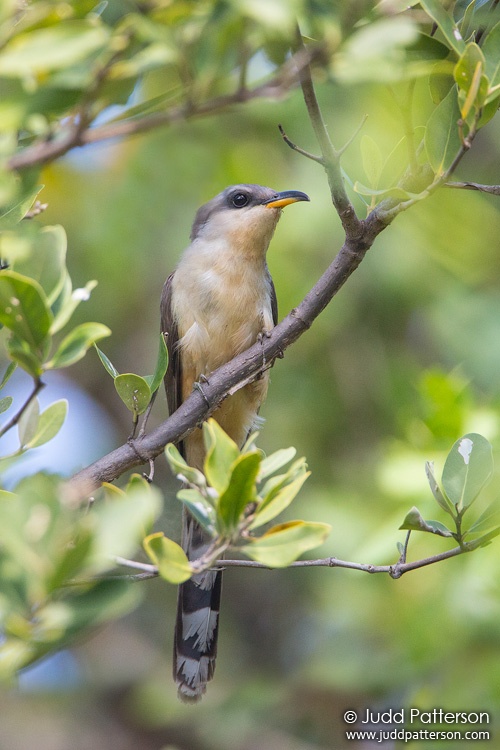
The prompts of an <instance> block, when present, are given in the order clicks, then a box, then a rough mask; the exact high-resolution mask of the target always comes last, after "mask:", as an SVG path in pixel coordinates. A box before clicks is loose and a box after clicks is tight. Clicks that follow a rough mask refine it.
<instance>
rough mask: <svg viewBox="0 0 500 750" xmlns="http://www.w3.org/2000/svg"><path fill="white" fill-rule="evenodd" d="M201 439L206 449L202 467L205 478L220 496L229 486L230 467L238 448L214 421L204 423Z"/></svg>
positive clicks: (237, 454)
mask: <svg viewBox="0 0 500 750" xmlns="http://www.w3.org/2000/svg"><path fill="white" fill-rule="evenodd" d="M203 439H204V442H205V449H206V457H205V463H204V466H203V468H204V471H205V476H206V478H207V479H208V482H209V484H210V485H211V486H212V487H214V488H215V489H216V490H217V492H218V493H219V495H222V493H223V492H224V490H225V489H226V487H227V485H228V484H229V477H230V475H231V467H232V465H233V463H234V461H236V459H237V458H238V456H239V450H238V446H237V445H236V443H235V442H234V440H231V438H230V437H229V436H228V435H226V433H225V432H224V430H223V429H222V427H221V426H220V425H219V424H218V423H217V422H216V421H215V419H209V420H208V421H207V422H204V424H203Z"/></svg>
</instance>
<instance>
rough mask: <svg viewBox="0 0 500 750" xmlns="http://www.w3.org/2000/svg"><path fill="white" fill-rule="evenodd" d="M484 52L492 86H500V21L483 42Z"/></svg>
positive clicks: (486, 68) (487, 72) (487, 73)
mask: <svg viewBox="0 0 500 750" xmlns="http://www.w3.org/2000/svg"><path fill="white" fill-rule="evenodd" d="M482 52H483V55H484V59H485V70H486V75H487V76H488V80H489V82H490V86H491V87H492V88H493V87H494V86H497V85H498V84H500V21H499V22H498V23H497V24H495V26H493V28H492V29H491V31H490V32H489V33H488V34H487V36H486V38H485V39H484V41H483V45H482Z"/></svg>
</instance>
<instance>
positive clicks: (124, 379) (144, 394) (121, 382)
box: [115, 372, 151, 415]
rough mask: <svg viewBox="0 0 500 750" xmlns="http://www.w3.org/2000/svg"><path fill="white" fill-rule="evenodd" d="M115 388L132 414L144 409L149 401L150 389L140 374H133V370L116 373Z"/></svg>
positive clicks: (141, 411) (139, 412)
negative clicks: (120, 373)
mask: <svg viewBox="0 0 500 750" xmlns="http://www.w3.org/2000/svg"><path fill="white" fill-rule="evenodd" d="M115 388H116V392H117V393H118V395H119V396H120V398H121V400H122V401H123V403H124V404H125V406H126V407H127V409H128V410H129V411H131V412H132V413H133V414H134V415H138V414H142V413H143V412H145V411H146V409H147V408H148V406H149V402H150V401H151V390H150V388H149V385H148V384H147V383H146V381H145V380H144V378H141V377H140V375H135V374H134V373H133V372H127V373H125V374H123V375H117V377H116V378H115Z"/></svg>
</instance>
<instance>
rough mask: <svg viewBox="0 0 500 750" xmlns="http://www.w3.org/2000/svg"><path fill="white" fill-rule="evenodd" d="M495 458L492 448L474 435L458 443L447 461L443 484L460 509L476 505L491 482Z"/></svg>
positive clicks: (471, 434) (480, 436)
mask: <svg viewBox="0 0 500 750" xmlns="http://www.w3.org/2000/svg"><path fill="white" fill-rule="evenodd" d="M492 472H493V456H492V449H491V445H490V443H489V442H488V440H486V438H484V437H483V436H482V435H478V434H476V433H474V432H471V433H468V434H467V435H464V436H463V437H462V438H460V440H457V442H456V443H455V445H454V446H453V448H452V449H451V451H450V453H449V454H448V458H447V459H446V463H445V465H444V469H443V476H442V480H441V481H442V484H443V489H444V491H445V492H446V494H447V495H448V498H449V499H450V500H451V502H452V503H453V504H454V505H455V507H456V508H458V509H459V510H461V509H463V508H467V507H468V506H469V505H471V503H473V502H474V500H475V499H476V497H477V496H478V494H479V493H480V492H481V490H482V489H483V487H484V486H485V484H486V483H487V482H488V481H489V480H490V479H491V475H492Z"/></svg>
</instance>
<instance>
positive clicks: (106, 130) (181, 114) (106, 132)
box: [8, 50, 310, 170]
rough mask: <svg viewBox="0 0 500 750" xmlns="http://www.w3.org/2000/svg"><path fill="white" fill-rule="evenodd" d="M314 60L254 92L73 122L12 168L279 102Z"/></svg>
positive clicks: (300, 59)
mask: <svg viewBox="0 0 500 750" xmlns="http://www.w3.org/2000/svg"><path fill="white" fill-rule="evenodd" d="M309 60H310V56H309V54H308V53H307V52H306V51H303V50H301V51H299V52H298V53H297V54H295V55H294V56H293V57H292V58H290V60H287V61H286V62H285V63H284V65H282V67H281V68H280V69H279V70H278V71H277V73H276V75H275V76H273V77H272V78H271V79H269V80H268V81H266V82H265V83H262V84H259V85H258V86H255V87H254V88H253V89H247V88H238V89H237V90H236V91H234V92H233V93H231V94H226V95H223V96H217V97H214V98H213V99H209V100H208V101H206V102H202V103H201V104H196V105H194V104H193V103H191V102H188V103H187V104H186V103H184V104H182V105H179V106H177V107H171V108H170V109H168V110H167V111H164V112H153V113H152V114H148V115H144V116H142V117H140V118H131V119H128V120H126V119H122V120H118V121H115V122H111V123H107V124H104V125H99V126H96V127H90V124H89V123H87V125H86V127H81V124H82V121H80V123H75V122H74V121H72V122H71V124H70V125H68V126H67V127H65V128H63V129H62V130H61V131H60V133H59V134H58V135H56V136H55V137H54V138H53V139H52V140H43V141H40V142H39V143H35V144H33V145H31V146H28V147H27V148H25V149H24V150H23V151H20V152H19V153H17V154H14V156H12V157H11V158H10V159H9V162H8V167H9V169H12V170H19V169H26V168H28V167H33V166H36V165H41V164H46V163H48V162H51V161H54V160H55V159H58V158H60V157H61V156H64V154H66V153H67V152H68V151H70V150H71V149H73V148H77V147H80V146H85V145H88V144H90V143H98V142H102V141H106V140H110V139H113V138H125V137H130V136H133V135H139V134H141V133H148V132H150V131H151V130H156V129H157V128H160V127H166V126H168V125H172V124H173V123H175V122H179V121H183V120H187V119H191V118H195V117H206V116H208V115H213V114H216V113H218V112H222V111H224V110H226V109H228V108H230V107H231V106H232V105H234V104H242V103H244V102H247V101H250V100H252V99H259V98H263V99H279V98H280V97H282V96H284V95H285V94H287V93H288V92H289V91H290V90H291V89H292V88H294V87H295V86H296V85H297V69H298V70H299V71H300V70H301V69H302V68H303V67H304V66H305V65H307V63H308V62H309Z"/></svg>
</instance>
